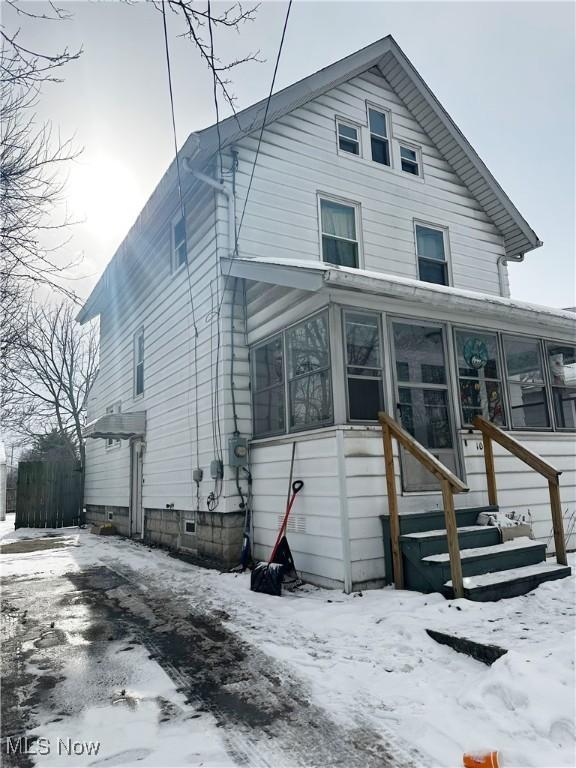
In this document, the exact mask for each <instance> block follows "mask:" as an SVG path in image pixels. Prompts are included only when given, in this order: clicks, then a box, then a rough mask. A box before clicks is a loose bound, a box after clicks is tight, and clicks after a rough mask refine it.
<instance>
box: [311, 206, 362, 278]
mask: <svg viewBox="0 0 576 768" xmlns="http://www.w3.org/2000/svg"><path fill="white" fill-rule="evenodd" d="M320 226H321V230H322V261H326V262H328V263H329V264H338V265H340V266H341V267H358V238H357V234H356V207H355V206H354V205H344V204H342V203H337V202H335V201H333V200H325V199H323V198H320Z"/></svg>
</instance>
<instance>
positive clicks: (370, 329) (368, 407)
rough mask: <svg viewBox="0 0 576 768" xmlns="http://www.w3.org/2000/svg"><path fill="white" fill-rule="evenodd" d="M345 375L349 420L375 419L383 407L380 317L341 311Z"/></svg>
mask: <svg viewBox="0 0 576 768" xmlns="http://www.w3.org/2000/svg"><path fill="white" fill-rule="evenodd" d="M344 335H345V341H346V378H347V390H348V417H349V419H350V421H377V420H378V411H381V410H383V395H382V345H381V341H380V320H379V318H378V316H377V315H373V314H370V313H364V312H352V311H349V312H345V313H344Z"/></svg>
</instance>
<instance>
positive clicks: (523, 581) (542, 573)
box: [441, 545, 572, 602]
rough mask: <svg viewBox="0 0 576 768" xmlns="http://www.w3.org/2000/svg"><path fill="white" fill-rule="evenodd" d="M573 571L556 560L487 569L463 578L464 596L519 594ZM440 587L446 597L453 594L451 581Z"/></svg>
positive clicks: (497, 597)
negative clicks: (493, 570) (490, 570)
mask: <svg viewBox="0 0 576 768" xmlns="http://www.w3.org/2000/svg"><path fill="white" fill-rule="evenodd" d="M501 546H505V545H501ZM571 573H572V570H571V568H570V567H569V566H567V565H558V564H557V563H556V562H555V561H554V560H547V561H545V562H543V563H537V564H533V565H525V566H522V567H520V568H509V569H507V570H505V571H496V572H495V573H484V574H481V575H478V576H471V577H469V578H465V579H464V597H465V598H467V599H468V600H475V601H477V602H488V601H491V600H500V599H502V598H509V597H518V596H519V595H525V594H527V593H528V592H531V591H532V590H533V589H536V587H537V586H539V585H540V584H542V583H544V582H545V581H553V580H555V579H564V578H566V577H567V576H570V575H571ZM441 591H442V593H443V594H444V596H445V597H448V598H450V599H451V598H453V597H454V589H453V588H452V581H447V582H446V583H445V584H444V586H443V587H442V590H441Z"/></svg>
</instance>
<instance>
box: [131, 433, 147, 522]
mask: <svg viewBox="0 0 576 768" xmlns="http://www.w3.org/2000/svg"><path fill="white" fill-rule="evenodd" d="M143 449H144V444H143V442H142V440H132V441H131V442H130V475H131V477H130V535H131V536H137V537H141V536H142V482H143V472H142V465H143V455H142V454H143Z"/></svg>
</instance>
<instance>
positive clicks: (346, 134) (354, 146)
mask: <svg viewBox="0 0 576 768" xmlns="http://www.w3.org/2000/svg"><path fill="white" fill-rule="evenodd" d="M337 126H338V147H339V149H341V150H342V152H348V153H349V154H351V155H359V154H360V132H359V130H358V128H356V126H354V125H350V124H349V123H344V122H341V121H340V120H338V121H337Z"/></svg>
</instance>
